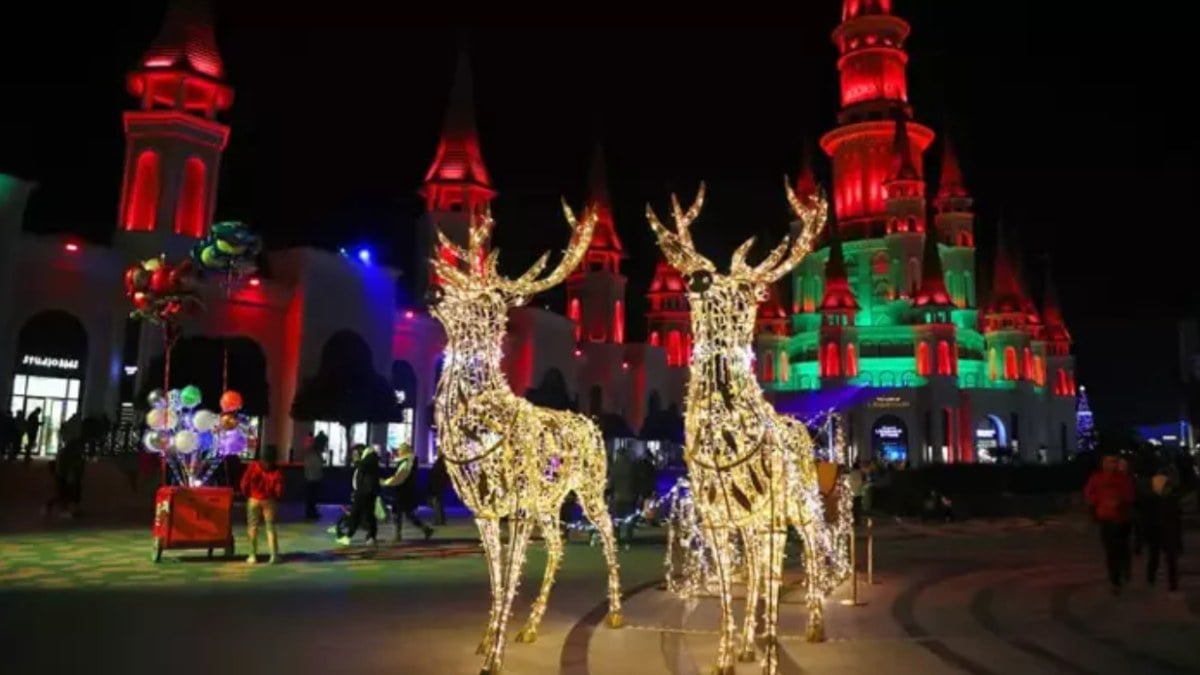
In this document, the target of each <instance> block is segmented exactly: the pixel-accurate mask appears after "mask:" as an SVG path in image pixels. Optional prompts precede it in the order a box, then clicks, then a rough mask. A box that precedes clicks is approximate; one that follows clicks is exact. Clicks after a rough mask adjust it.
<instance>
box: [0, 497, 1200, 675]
mask: <svg viewBox="0 0 1200 675" xmlns="http://www.w3.org/2000/svg"><path fill="white" fill-rule="evenodd" d="M323 528H324V526H318V525H308V524H296V525H287V526H285V527H284V529H283V536H282V541H283V545H284V549H285V551H286V552H288V556H287V560H286V562H285V564H282V565H278V566H274V567H267V566H265V565H259V566H255V567H250V566H248V565H246V564H245V563H243V562H240V561H222V560H213V561H210V560H207V559H206V558H204V557H203V554H202V553H201V554H200V555H198V556H196V555H186V556H184V557H183V558H178V557H175V556H174V555H173V554H172V555H170V558H169V559H168V560H167V561H164V562H163V563H162V564H159V565H153V564H151V563H150V561H149V552H150V545H149V534H148V527H147V528H139V529H134V530H102V529H91V530H86V531H56V530H51V531H45V532H40V533H36V534H12V535H0V635H3V636H4V643H5V646H6V666H5V667H4V668H3V672H6V673H7V672H12V673H17V674H24V673H68V672H70V673H76V672H78V671H79V670H80V669H83V668H90V669H92V670H94V669H95V667H96V666H97V665H102V666H103V670H104V671H105V672H109V671H111V672H121V673H123V674H134V673H163V672H169V673H171V674H172V675H183V674H186V673H212V672H224V673H232V674H237V673H255V672H270V673H289V674H290V673H322V672H339V673H341V672H345V673H388V674H389V675H392V674H396V673H400V674H408V673H412V674H423V673H475V672H478V668H479V661H478V657H476V656H475V655H474V646H475V644H476V642H477V641H478V638H479V636H480V634H481V632H482V629H483V626H484V621H485V618H486V617H485V615H486V608H487V602H488V600H487V599H488V591H487V584H486V575H485V572H484V567H483V563H482V560H481V558H480V557H479V555H478V546H477V543H476V542H475V539H474V536H473V528H472V527H471V526H470V525H469V523H458V524H455V525H452V526H451V527H449V528H444V529H442V530H441V531H440V532H439V535H438V537H436V538H435V540H434V541H433V542H431V543H430V544H423V543H421V544H405V545H402V546H400V547H390V546H381V547H380V548H379V549H378V550H377V551H369V550H365V549H362V548H352V549H349V550H344V549H343V550H338V549H335V548H334V547H333V546H331V541H330V537H328V535H325V534H324V532H323ZM877 529H878V538H877V541H876V551H877V556H878V559H877V566H876V569H877V571H878V577H879V579H878V580H879V581H880V583H879V584H877V585H875V586H871V587H869V588H863V589H862V599H864V600H866V601H867V603H868V604H867V605H866V606H863V607H845V606H842V605H841V604H839V603H838V600H840V599H842V598H844V597H845V596H846V594H847V592H848V589H846V588H843V589H841V590H840V591H839V592H838V595H837V597H835V598H831V600H830V602H829V603H828V608H827V617H828V633H829V636H830V640H829V641H827V642H825V643H822V644H817V645H812V644H808V643H805V642H804V641H803V639H802V635H803V632H804V619H803V616H804V611H803V606H802V604H801V603H800V599H799V594H798V593H789V595H788V597H787V598H786V599H785V603H784V605H783V616H782V618H781V622H780V625H781V628H782V631H783V633H784V637H783V640H782V645H783V649H782V654H783V657H782V663H781V666H782V667H781V670H782V672H784V673H789V674H795V673H814V674H816V673H851V672H854V673H858V672H876V671H878V672H888V673H921V674H925V673H964V672H965V673H971V674H974V675H992V674H995V675H1000V674H1002V673H1003V674H1008V673H1020V674H1022V675H1023V674H1026V673H1028V674H1031V675H1033V674H1040V673H1071V674H1082V673H1097V674H1100V675H1106V674H1109V673H1112V674H1114V675H1115V674H1117V673H1139V674H1151V673H1168V674H1174V673H1198V672H1200V649H1198V648H1197V645H1200V559H1189V558H1187V557H1185V559H1184V565H1183V569H1184V579H1183V585H1184V594H1183V596H1182V597H1180V598H1177V599H1175V598H1168V597H1166V594H1165V593H1164V592H1163V590H1162V589H1161V588H1160V589H1155V590H1151V589H1148V588H1146V585H1145V583H1144V582H1135V584H1134V586H1133V587H1132V588H1131V589H1130V590H1129V591H1128V592H1126V593H1125V594H1124V595H1122V596H1120V597H1116V598H1114V597H1112V596H1111V595H1110V594H1109V593H1108V591H1107V588H1106V587H1105V585H1104V584H1103V583H1102V581H1101V579H1100V576H1101V572H1102V570H1101V568H1100V560H1099V543H1098V542H1097V540H1096V537H1095V536H1094V533H1093V532H1092V531H1091V529H1090V526H1089V525H1088V523H1086V522H1085V521H1084V520H1083V519H1080V518H1063V519H1060V520H1057V521H1051V522H1048V523H1045V524H1039V523H1035V522H1033V521H1028V520H1019V519H1013V520H1003V521H974V522H966V523H955V524H920V523H911V522H907V521H905V522H896V521H894V520H891V519H887V520H881V521H880V523H879V526H878V528H877ZM389 533H390V530H389V529H387V528H385V529H384V535H385V536H386V535H387V534H389ZM659 535H661V531H658V532H656V531H653V530H651V531H648V532H646V533H644V535H643V537H642V539H641V540H640V541H639V542H638V543H637V544H636V545H635V546H634V547H633V548H632V549H631V550H629V551H624V552H622V554H621V564H622V578H623V585H624V587H625V589H626V591H627V594H628V598H627V600H626V608H625V613H626V618H627V621H628V624H629V625H628V626H627V628H625V629H623V630H619V631H613V630H609V629H607V628H604V627H603V626H602V619H603V616H604V604H603V594H604V591H603V562H602V558H601V556H600V553H599V550H598V549H595V548H591V547H589V546H587V545H586V544H585V543H583V542H582V537H580V538H579V540H577V542H576V543H574V544H572V545H570V546H569V547H568V549H567V554H566V560H565V564H564V567H563V570H562V573H561V574H560V578H559V583H558V585H557V586H556V588H555V593H554V596H553V597H552V599H551V603H550V608H549V612H548V613H547V617H546V621H545V623H544V624H543V628H542V630H541V632H540V634H539V640H538V642H537V643H535V644H533V645H516V644H513V645H511V648H510V650H509V656H508V660H507V663H506V672H508V673H513V674H515V675H520V674H522V673H563V674H566V675H610V674H611V675H635V674H639V675H640V674H642V673H645V674H646V675H657V674H667V673H678V674H689V675H690V674H692V673H701V672H707V668H708V667H709V666H710V665H711V663H712V660H713V656H714V652H715V646H716V634H715V627H716V618H717V613H718V610H719V608H718V607H717V604H716V602H715V600H711V599H701V600H697V601H681V600H678V599H676V598H674V597H673V596H671V595H669V594H667V593H665V592H663V591H660V590H658V588H657V582H658V581H659V580H660V578H661V574H662V547H661V541H660V537H659ZM1188 537H1189V539H1188V550H1189V551H1190V550H1194V549H1195V546H1196V544H1197V543H1200V537H1198V536H1197V535H1196V532H1195V530H1192V529H1189V532H1188ZM238 545H239V548H240V549H241V550H243V551H244V550H245V545H244V542H242V541H239V543H238ZM543 562H544V555H543V554H542V553H541V551H540V547H536V546H535V547H534V549H533V552H532V554H531V556H530V565H529V566H528V567H527V569H526V574H525V576H524V581H523V584H522V593H521V596H522V597H521V600H520V601H519V607H518V609H517V611H518V615H517V618H516V619H515V621H516V622H517V623H519V621H520V620H522V619H523V618H524V615H525V613H526V612H527V609H528V603H529V600H530V596H531V595H532V593H533V592H534V590H535V589H536V585H537V580H538V578H539V576H540V573H541V565H542V563H543ZM1136 577H1138V578H1139V579H1140V577H1141V574H1140V569H1139V572H1138V573H1137V574H1136ZM515 628H516V627H514V630H515ZM753 672H758V669H757V668H756V667H754V666H753V665H743V664H739V667H738V673H753Z"/></svg>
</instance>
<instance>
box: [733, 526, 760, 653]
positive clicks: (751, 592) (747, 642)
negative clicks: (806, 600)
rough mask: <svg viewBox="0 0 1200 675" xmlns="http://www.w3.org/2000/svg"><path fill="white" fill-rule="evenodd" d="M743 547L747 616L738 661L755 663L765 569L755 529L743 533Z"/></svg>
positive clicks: (743, 626) (745, 529)
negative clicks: (759, 601) (755, 642)
mask: <svg viewBox="0 0 1200 675" xmlns="http://www.w3.org/2000/svg"><path fill="white" fill-rule="evenodd" d="M741 534H742V545H743V546H744V547H745V549H746V553H745V559H746V616H745V619H744V621H745V623H744V624H743V625H742V648H741V650H740V651H738V661H741V662H743V663H753V662H754V660H755V659H756V658H757V654H755V649H754V629H755V627H756V625H757V622H758V600H759V598H760V597H761V588H760V579H761V577H762V573H763V569H764V564H763V563H764V562H765V560H764V558H763V550H762V547H761V545H760V544H759V542H758V537H757V536H756V535H757V532H756V531H755V529H754V528H753V527H747V528H744V529H743V530H742V531H741Z"/></svg>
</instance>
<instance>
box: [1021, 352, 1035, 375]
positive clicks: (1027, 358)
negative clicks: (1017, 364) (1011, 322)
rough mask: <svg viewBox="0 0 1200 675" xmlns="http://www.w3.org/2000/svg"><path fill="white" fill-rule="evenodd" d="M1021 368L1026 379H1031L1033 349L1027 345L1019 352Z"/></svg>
mask: <svg viewBox="0 0 1200 675" xmlns="http://www.w3.org/2000/svg"><path fill="white" fill-rule="evenodd" d="M1021 370H1022V371H1023V372H1024V377H1025V379H1026V380H1032V379H1033V351H1032V350H1031V349H1029V347H1026V348H1025V349H1024V350H1023V351H1022V352H1021Z"/></svg>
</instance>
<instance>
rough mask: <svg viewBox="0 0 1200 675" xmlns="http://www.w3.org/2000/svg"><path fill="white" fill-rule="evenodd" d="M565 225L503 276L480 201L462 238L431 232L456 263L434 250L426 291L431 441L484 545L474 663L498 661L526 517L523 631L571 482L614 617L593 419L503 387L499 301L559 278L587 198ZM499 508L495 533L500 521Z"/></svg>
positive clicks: (550, 568)
mask: <svg viewBox="0 0 1200 675" xmlns="http://www.w3.org/2000/svg"><path fill="white" fill-rule="evenodd" d="M563 210H564V212H565V213H566V217H567V221H568V222H569V223H570V225H571V229H572V236H571V241H570V245H569V246H568V247H567V250H566V252H565V253H564V254H563V259H562V261H561V262H559V263H558V266H557V267H555V268H554V270H553V271H552V272H550V273H549V274H547V275H545V276H542V272H543V271H544V270H545V269H546V265H547V261H548V260H549V254H548V253H547V254H544V255H542V257H541V258H540V259H539V260H538V261H537V262H536V263H534V265H533V266H532V267H531V268H530V269H529V270H528V271H527V272H525V273H524V274H523V275H521V276H520V277H518V278H516V279H506V278H504V277H503V276H501V275H500V274H499V273H498V272H497V269H496V266H497V256H498V251H496V250H493V251H491V253H490V254H488V253H487V251H486V246H485V245H486V242H487V240H488V237H489V234H490V232H491V230H492V226H493V221H492V217H491V214H490V212H488V211H485V212H483V213H482V214H481V215H478V216H476V215H475V214H472V218H471V225H470V235H469V243H468V247H467V248H466V249H463V248H462V247H461V246H458V245H456V244H455V243H453V242H451V241H450V240H449V239H448V238H446V237H445V236H444V235H443V234H442V233H440V232H439V233H438V238H439V241H440V243H441V245H442V247H443V249H445V250H449V251H451V252H452V253H453V256H454V257H455V258H457V259H458V261H457V263H455V262H450V261H448V260H444V259H442V257H441V256H439V257H438V258H436V259H434V260H433V261H431V262H432V264H433V265H434V269H435V271H436V273H437V276H438V283H437V284H435V285H434V286H433V288H432V289H431V290H430V292H429V298H428V300H429V305H430V311H431V313H432V314H433V316H434V317H435V318H437V320H438V321H440V322H441V324H442V326H443V327H444V328H445V330H446V352H445V361H444V365H443V367H442V375H441V379H440V381H439V382H438V389H437V395H436V397H435V401H434V412H435V415H436V422H437V429H438V434H439V448H440V450H441V452H442V454H443V456H444V457H445V459H446V467H447V470H448V473H449V474H450V479H451V480H452V481H453V483H454V488H455V490H456V491H457V492H458V494H459V496H460V497H461V498H462V500H463V503H464V504H465V505H466V506H467V507H468V508H470V509H471V511H472V513H474V515H475V523H476V525H477V526H478V527H479V534H480V538H481V539H482V540H483V548H484V553H485V555H486V557H487V565H488V573H489V575H490V581H491V590H492V606H491V614H490V617H489V619H488V627H487V632H486V633H485V635H484V638H483V642H482V643H481V644H480V646H479V652H478V653H480V654H483V655H484V663H483V671H482V672H483V673H499V672H500V670H501V667H502V665H503V661H504V640H505V632H506V629H507V627H508V619H509V615H510V613H511V612H512V603H513V598H514V597H515V595H516V592H517V584H518V582H519V581H520V577H521V569H522V567H523V565H524V563H525V553H526V547H527V545H528V543H529V538H530V535H531V534H532V530H533V528H534V527H535V526H536V527H538V529H540V530H541V533H542V537H544V539H545V541H546V548H547V551H548V557H547V562H546V570H545V577H544V578H543V580H542V587H541V591H540V592H539V594H538V597H537V599H536V600H535V602H534V604H533V608H532V611H531V612H530V617H529V622H528V623H527V624H526V625H525V627H524V629H522V630H521V632H520V633H519V634H518V635H517V638H516V639H517V641H518V642H532V641H533V640H534V639H536V637H537V630H538V624H539V623H540V622H541V619H542V616H543V614H544V613H545V611H546V600H547V598H548V597H549V595H550V589H551V587H552V586H553V584H554V577H555V573H556V572H557V570H558V565H559V562H560V560H561V559H562V552H563V542H562V533H561V530H560V529H559V509H560V507H561V506H562V503H563V501H564V499H565V498H566V496H567V494H568V493H569V492H571V491H574V492H575V494H576V495H577V496H578V498H579V503H580V505H581V506H582V507H583V511H584V514H585V515H586V517H587V518H588V520H590V521H591V522H592V523H593V524H594V525H595V526H596V529H597V530H598V531H599V535H600V539H601V541H602V543H603V546H604V556H605V560H606V562H607V563H608V603H609V614H608V625H609V626H611V627H613V628H618V627H620V625H621V607H620V602H621V600H620V592H621V589H620V580H619V577H618V574H617V557H616V545H615V541H614V540H613V533H612V520H611V518H610V517H609V515H608V510H607V508H606V507H605V503H604V487H605V483H606V481H607V475H608V463H607V457H606V455H605V451H604V444H603V439H602V438H601V435H600V430H599V429H598V428H597V427H596V425H595V424H594V423H593V422H592V421H591V420H589V419H588V418H586V417H584V416H582V415H579V414H577V413H573V412H565V411H558V410H546V409H543V408H538V407H536V406H534V405H533V404H532V403H530V402H529V401H526V400H525V399H523V398H520V397H518V396H516V395H515V394H513V393H512V390H511V389H509V385H508V382H507V380H506V378H505V376H504V372H503V371H502V370H501V366H500V360H501V344H502V342H503V340H504V333H505V327H506V324H507V316H508V309H509V308H510V307H518V306H520V305H522V304H524V303H525V302H526V301H528V300H529V299H531V298H532V297H533V296H534V295H535V294H537V293H540V292H542V291H545V290H546V289H549V288H551V287H553V286H555V285H556V284H558V283H560V282H562V280H563V279H564V278H566V276H567V275H568V274H569V273H570V272H571V271H572V270H573V269H574V268H575V267H576V266H577V265H578V264H579V261H580V260H581V259H582V257H583V254H584V252H585V251H586V250H587V247H588V244H589V243H590V242H591V240H592V231H593V229H594V227H595V224H596V211H595V209H589V210H588V211H587V212H586V213H585V214H584V217H583V219H582V221H577V220H576V218H575V214H574V213H573V212H572V211H571V209H570V207H568V206H567V205H566V203H565V202H564V203H563ZM504 518H507V519H508V526H509V535H508V541H507V543H506V544H503V545H502V544H501V541H500V521H501V519H504Z"/></svg>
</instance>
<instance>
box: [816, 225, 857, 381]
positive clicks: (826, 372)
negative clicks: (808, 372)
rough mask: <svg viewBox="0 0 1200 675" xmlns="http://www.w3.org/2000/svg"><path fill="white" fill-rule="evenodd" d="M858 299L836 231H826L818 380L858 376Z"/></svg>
mask: <svg viewBox="0 0 1200 675" xmlns="http://www.w3.org/2000/svg"><path fill="white" fill-rule="evenodd" d="M858 310H859V306H858V301H857V300H856V299H855V298H854V291H852V290H851V288H850V279H849V275H848V274H847V271H846V261H845V257H844V254H843V252H842V240H841V237H840V236H839V233H838V232H837V231H836V230H834V231H831V232H830V241H829V261H828V262H827V263H825V294H824V296H823V297H822V298H821V306H820V311H821V329H820V342H819V343H818V352H817V363H818V364H819V365H818V369H819V371H820V375H821V379H822V382H823V383H824V382H826V381H829V380H830V379H834V380H839V381H840V379H841V378H848V377H855V376H857V375H858V347H857V346H856V339H855V338H856V336H857V331H856V329H855V328H854V319H855V315H856V314H857V313H858Z"/></svg>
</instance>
